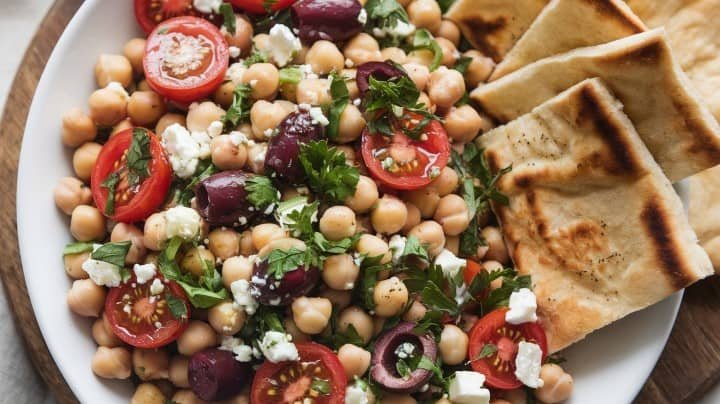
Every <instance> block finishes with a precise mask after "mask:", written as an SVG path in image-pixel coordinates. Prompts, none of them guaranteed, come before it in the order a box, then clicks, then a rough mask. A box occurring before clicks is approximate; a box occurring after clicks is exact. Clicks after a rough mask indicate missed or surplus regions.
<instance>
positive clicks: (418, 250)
mask: <svg viewBox="0 0 720 404" xmlns="http://www.w3.org/2000/svg"><path fill="white" fill-rule="evenodd" d="M410 255H412V256H415V257H420V258H422V259H424V260H425V261H429V260H430V257H429V256H428V252H427V249H425V247H423V246H422V244H420V240H419V239H418V238H417V237H415V236H409V237H408V238H407V241H406V242H405V248H403V252H402V256H403V257H407V256H410Z"/></svg>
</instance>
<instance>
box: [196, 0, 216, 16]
mask: <svg viewBox="0 0 720 404" xmlns="http://www.w3.org/2000/svg"><path fill="white" fill-rule="evenodd" d="M221 5H222V0H193V6H194V7H195V9H196V10H197V11H199V12H201V13H205V14H210V13H215V14H218V13H220V6H221Z"/></svg>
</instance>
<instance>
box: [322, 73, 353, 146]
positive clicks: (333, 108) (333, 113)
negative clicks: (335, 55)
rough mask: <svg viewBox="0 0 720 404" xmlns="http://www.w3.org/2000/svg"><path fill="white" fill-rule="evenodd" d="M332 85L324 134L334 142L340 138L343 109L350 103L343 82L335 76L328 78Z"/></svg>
mask: <svg viewBox="0 0 720 404" xmlns="http://www.w3.org/2000/svg"><path fill="white" fill-rule="evenodd" d="M330 77H331V79H332V83H331V84H330V96H332V103H331V104H330V112H329V113H328V121H329V122H330V123H329V124H328V126H327V129H326V133H327V136H328V138H329V139H330V140H335V139H337V138H338V136H340V131H339V130H340V117H341V116H342V114H343V112H344V111H345V108H346V107H347V106H348V103H350V91H349V90H348V87H347V84H345V80H344V79H343V78H342V77H341V76H339V75H337V74H333V75H331V76H330Z"/></svg>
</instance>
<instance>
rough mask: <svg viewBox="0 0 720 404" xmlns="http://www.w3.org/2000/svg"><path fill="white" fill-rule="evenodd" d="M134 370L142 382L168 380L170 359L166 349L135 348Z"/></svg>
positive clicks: (133, 354) (133, 357) (133, 355)
mask: <svg viewBox="0 0 720 404" xmlns="http://www.w3.org/2000/svg"><path fill="white" fill-rule="evenodd" d="M132 362H133V370H134V371H135V374H136V375H137V376H138V377H139V378H140V380H145V381H147V380H155V379H166V378H167V377H168V367H169V362H170V358H169V357H168V353H167V351H166V350H164V349H140V348H135V349H134V350H133V353H132Z"/></svg>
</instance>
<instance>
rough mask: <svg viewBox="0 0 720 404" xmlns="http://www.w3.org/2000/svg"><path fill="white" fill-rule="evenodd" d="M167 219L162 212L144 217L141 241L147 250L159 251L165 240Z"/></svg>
mask: <svg viewBox="0 0 720 404" xmlns="http://www.w3.org/2000/svg"><path fill="white" fill-rule="evenodd" d="M166 227H167V220H165V214H163V213H162V212H159V213H153V214H152V215H150V217H148V218H147V219H145V228H144V230H143V243H144V244H145V247H147V248H148V249H149V250H153V251H160V250H162V249H163V247H164V246H165V242H166V241H167V230H166Z"/></svg>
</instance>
